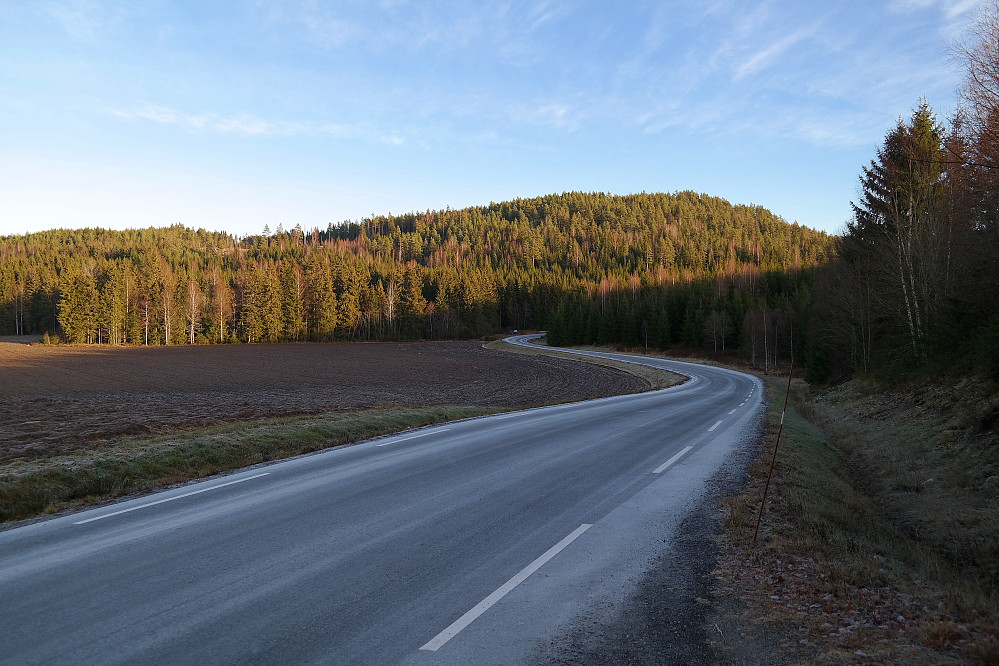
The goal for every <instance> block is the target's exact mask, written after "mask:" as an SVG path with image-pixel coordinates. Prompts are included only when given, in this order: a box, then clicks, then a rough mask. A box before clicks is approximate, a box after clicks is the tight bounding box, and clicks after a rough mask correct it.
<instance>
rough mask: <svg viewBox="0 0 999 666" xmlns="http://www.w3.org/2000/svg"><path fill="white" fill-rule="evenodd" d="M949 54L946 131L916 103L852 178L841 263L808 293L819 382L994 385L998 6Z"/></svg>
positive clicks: (997, 368) (998, 311) (998, 280)
mask: <svg viewBox="0 0 999 666" xmlns="http://www.w3.org/2000/svg"><path fill="white" fill-rule="evenodd" d="M959 52H960V54H961V55H962V57H963V61H964V64H965V66H966V69H967V77H966V81H965V84H964V86H963V88H962V89H961V98H962V102H961V104H960V106H959V108H958V111H957V112H956V113H955V114H954V116H953V117H951V119H950V122H949V129H948V128H947V127H946V126H945V125H944V124H943V123H942V122H940V121H939V119H938V118H937V117H936V116H935V114H934V113H933V111H932V109H931V108H930V106H929V104H927V103H926V102H925V101H924V102H922V103H920V104H919V105H918V106H917V108H916V109H915V110H914V111H913V113H912V115H911V117H910V118H908V119H900V120H899V121H898V123H897V125H896V127H895V128H893V129H892V130H891V131H890V132H889V133H888V134H887V136H886V137H885V139H884V142H883V144H882V145H881V147H880V148H879V150H878V151H877V154H876V156H875V158H874V159H873V160H872V161H871V163H870V165H868V166H867V167H865V168H864V169H863V170H862V173H861V177H860V185H861V198H860V200H859V201H858V202H856V203H855V204H854V215H853V219H852V220H851V222H850V223H849V225H848V228H847V231H846V234H845V236H844V238H843V244H842V252H841V253H840V257H839V258H838V259H837V260H836V261H835V262H833V263H831V264H830V265H829V266H828V267H827V268H826V269H825V270H823V271H821V273H820V275H819V276H818V281H817V283H816V291H815V293H816V299H815V303H814V308H813V313H812V318H811V322H812V325H811V328H810V332H809V334H810V338H811V340H812V342H813V345H812V346H813V349H814V350H815V351H816V354H817V355H818V357H819V358H817V361H818V364H817V368H818V369H819V370H820V371H821V372H820V373H819V374H820V376H823V377H826V378H837V377H843V376H847V375H850V374H851V373H854V372H858V371H859V372H865V373H869V372H903V373H905V372H910V371H913V370H915V371H926V370H929V371H933V372H935V371H942V370H946V371H949V372H957V373H972V372H973V373H978V374H983V375H988V376H991V377H993V378H995V379H999V2H992V3H989V5H988V7H987V9H986V11H984V12H983V13H982V14H980V16H979V19H978V22H977V24H976V26H975V28H974V29H973V30H972V32H971V33H970V36H969V38H968V39H967V40H966V41H965V43H964V44H963V45H962V46H961V47H960V49H959Z"/></svg>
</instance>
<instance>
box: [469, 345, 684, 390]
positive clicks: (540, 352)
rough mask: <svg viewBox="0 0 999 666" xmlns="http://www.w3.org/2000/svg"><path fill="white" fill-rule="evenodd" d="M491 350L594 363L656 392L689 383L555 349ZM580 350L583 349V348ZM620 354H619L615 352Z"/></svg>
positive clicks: (635, 366)
mask: <svg viewBox="0 0 999 666" xmlns="http://www.w3.org/2000/svg"><path fill="white" fill-rule="evenodd" d="M486 346H487V347H489V348H490V349H496V350H498V351H505V352H512V353H514V354H525V355H528V356H554V357H556V358H564V359H568V360H570V361H583V362H584V363H592V364H594V365H602V366H605V367H608V368H614V369H616V370H621V371H622V372H627V373H628V374H630V375H634V376H636V377H638V378H639V379H641V380H643V381H645V382H646V383H648V385H649V387H650V389H651V390H653V391H656V390H659V389H663V388H669V387H670V386H676V385H677V384H682V383H683V382H685V381H687V378H686V377H684V376H683V375H678V374H676V373H675V372H670V371H669V370H662V369H660V368H651V367H649V366H647V365H638V364H637V363H622V362H620V361H615V360H612V359H608V358H599V357H596V356H582V355H580V354H570V353H567V352H561V351H557V350H555V349H539V348H537V347H524V346H523V345H512V344H510V343H509V342H504V341H503V340H496V341H494V342H490V343H489V344H487V345H486ZM580 349H583V348H582V347H581V348H580ZM595 351H613V350H611V349H599V350H598V349H595ZM615 353H618V352H615Z"/></svg>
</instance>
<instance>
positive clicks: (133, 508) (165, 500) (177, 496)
mask: <svg viewBox="0 0 999 666" xmlns="http://www.w3.org/2000/svg"><path fill="white" fill-rule="evenodd" d="M268 474H270V472H261V473H260V474H254V475H253V476H248V477H246V478H245V479H236V480H235V481H229V482H228V483H220V484H219V485H217V486H212V487H211V488H202V489H201V490H192V491H191V492H189V493H184V494H183V495H174V496H173V497H167V498H166V499H161V500H156V501H155V502H147V503H146V504H140V505H139V506H133V507H131V508H128V509H122V510H121V511H112V512H111V513H105V514H104V515H103V516H97V517H95V518H87V519H86V520H78V521H76V522H75V523H73V524H74V525H83V524H84V523H92V522H94V521H95V520H104V519H105V518H110V517H111V516H117V515H119V514H122V513H128V512H129V511H138V510H139V509H145V508H147V507H150V506H156V505H157V504H163V503H164V502H172V501H174V500H179V499H181V498H182V497H190V496H191V495H200V494H201V493H207V492H208V491H209V490H218V489H219V488H225V487H226V486H231V485H233V484H236V483H243V482H244V481H252V480H253V479H259V478H260V477H262V476H267V475H268Z"/></svg>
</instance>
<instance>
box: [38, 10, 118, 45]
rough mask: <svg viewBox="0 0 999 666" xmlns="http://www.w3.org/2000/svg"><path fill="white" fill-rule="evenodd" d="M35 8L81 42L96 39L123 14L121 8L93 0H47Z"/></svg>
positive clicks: (113, 25)
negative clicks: (109, 7)
mask: <svg viewBox="0 0 999 666" xmlns="http://www.w3.org/2000/svg"><path fill="white" fill-rule="evenodd" d="M37 10H38V11H39V12H40V13H41V14H42V15H43V16H46V17H47V18H49V19H50V20H54V21H55V22H56V23H57V24H58V25H59V26H60V27H61V28H62V29H63V31H65V32H66V34H68V35H69V36H70V37H72V38H73V39H75V40H77V41H81V42H95V41H98V40H99V39H100V38H101V37H102V36H103V35H104V34H106V32H107V31H108V30H110V29H112V28H114V27H115V26H117V25H118V24H119V23H120V22H121V20H122V15H123V10H122V9H108V8H107V7H106V6H105V5H104V4H102V3H99V2H95V1H94V0H47V1H45V2H42V3H40V4H39V5H37Z"/></svg>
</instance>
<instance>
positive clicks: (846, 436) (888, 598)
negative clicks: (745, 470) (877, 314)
mask: <svg viewBox="0 0 999 666" xmlns="http://www.w3.org/2000/svg"><path fill="white" fill-rule="evenodd" d="M847 391H848V392H849V390H847ZM767 393H768V397H769V401H770V404H771V406H772V407H771V409H770V413H769V414H768V417H767V427H766V432H765V437H764V445H762V446H761V456H760V462H758V463H757V464H756V465H754V467H753V468H752V469H751V475H752V481H751V483H750V484H749V486H748V487H747V489H746V491H745V492H743V493H742V494H740V495H739V496H737V497H735V498H733V499H732V500H731V501H730V503H729V505H728V507H727V511H728V517H727V530H726V533H725V536H724V537H723V539H722V556H721V558H720V561H719V567H718V571H717V572H716V573H717V576H718V581H719V586H720V596H722V597H724V596H732V597H734V598H738V599H740V600H742V601H743V602H744V603H745V607H744V608H743V610H742V611H741V612H742V615H743V617H742V618H741V619H742V621H744V622H749V623H760V622H762V623H763V624H769V625H770V626H771V628H772V629H774V631H777V632H779V633H781V634H783V635H784V636H785V638H786V639H788V647H789V648H792V649H793V648H797V649H802V647H804V648H805V649H810V650H811V657H809V660H810V661H814V662H816V663H844V662H846V663H850V662H858V663H865V662H867V663H869V662H874V661H876V662H879V663H880V662H887V663H926V664H930V663H932V664H944V663H968V662H980V663H999V644H997V643H996V639H995V636H996V631H997V628H999V625H997V619H999V599H997V594H996V592H997V576H996V574H997V567H999V558H997V556H996V553H997V548H999V530H997V524H999V506H997V503H996V501H995V496H994V493H991V492H990V491H989V490H988V487H989V486H988V484H989V483H992V484H994V483H995V477H994V470H993V472H991V473H990V472H989V470H990V469H993V466H994V461H993V459H994V458H995V451H994V448H995V447H991V450H990V449H989V447H988V446H987V444H988V442H986V441H984V440H983V439H982V438H981V437H979V436H977V435H976V434H975V432H974V431H973V429H966V430H965V431H964V432H963V433H962V434H961V435H960V436H958V435H956V434H955V432H954V431H950V436H949V438H948V436H946V432H947V426H948V424H947V423H946V419H944V418H941V417H940V415H939V414H932V413H925V414H924V415H923V416H924V418H922V419H920V418H916V416H915V415H914V414H910V413H908V412H907V411H906V409H905V408H904V404H905V403H906V402H907V400H906V398H905V397H904V396H903V397H899V396H897V395H896V396H892V395H887V394H885V393H884V392H880V391H879V392H877V393H869V394H867V395H864V394H862V393H858V392H852V393H850V395H838V397H837V399H836V400H831V399H830V397H829V393H826V394H821V395H808V394H807V392H806V389H805V388H804V386H803V385H799V386H798V387H797V389H796V391H794V392H793V394H792V401H793V402H792V404H791V405H790V406H789V408H788V413H787V414H786V417H785V421H784V431H783V435H782V439H781V444H780V451H779V454H778V458H777V460H778V462H777V469H776V472H775V475H774V479H773V482H772V485H771V489H770V499H769V500H768V502H767V507H766V514H765V516H764V521H763V526H762V529H761V533H760V538H759V540H758V541H757V542H755V543H754V542H753V540H752V539H753V528H754V526H755V521H756V512H757V510H758V507H759V498H760V496H761V494H762V492H761V491H762V486H763V480H764V478H765V475H766V471H767V467H768V465H769V461H770V456H771V453H772V446H773V442H774V439H775V435H776V431H777V425H778V421H779V419H780V407H781V405H782V404H783V398H784V385H783V384H782V383H781V382H779V381H774V380H768V381H767ZM795 393H796V394H797V395H795ZM922 411H924V412H925V411H926V410H922ZM806 416H807V417H808V418H806ZM816 423H819V424H820V425H822V426H823V427H822V428H820V427H819V426H818V425H816ZM983 447H984V448H983ZM972 451H975V454H974V455H972V453H971V452H972ZM990 479H991V481H990ZM983 488H984V489H985V492H983Z"/></svg>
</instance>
